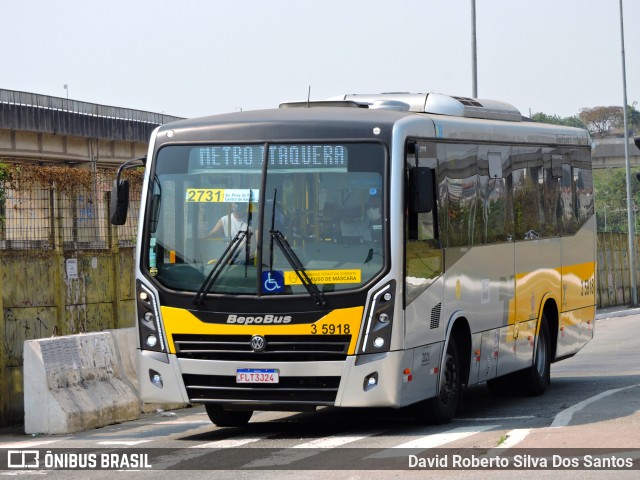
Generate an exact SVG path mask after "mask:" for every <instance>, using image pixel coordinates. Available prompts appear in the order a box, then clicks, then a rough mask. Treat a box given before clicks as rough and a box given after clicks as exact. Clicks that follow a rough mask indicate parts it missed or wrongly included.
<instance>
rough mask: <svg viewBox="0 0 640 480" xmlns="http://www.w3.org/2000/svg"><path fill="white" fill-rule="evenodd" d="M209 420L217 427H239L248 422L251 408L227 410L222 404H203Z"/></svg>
mask: <svg viewBox="0 0 640 480" xmlns="http://www.w3.org/2000/svg"><path fill="white" fill-rule="evenodd" d="M205 408H206V410H207V415H208V416H209V420H211V421H212V422H213V423H214V424H216V425H217V426H218V427H241V426H243V425H246V424H247V423H249V420H250V419H251V416H252V415H253V411H252V410H227V409H226V408H224V407H223V406H222V405H216V404H207V405H205Z"/></svg>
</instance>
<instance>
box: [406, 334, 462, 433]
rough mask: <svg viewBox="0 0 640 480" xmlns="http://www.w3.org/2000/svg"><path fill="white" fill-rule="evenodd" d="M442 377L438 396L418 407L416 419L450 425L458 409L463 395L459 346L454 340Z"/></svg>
mask: <svg viewBox="0 0 640 480" xmlns="http://www.w3.org/2000/svg"><path fill="white" fill-rule="evenodd" d="M440 375H441V377H440V389H439V391H438V395H436V396H435V397H433V398H429V399H427V400H424V401H422V402H420V403H419V404H417V405H416V409H417V410H416V417H417V419H418V420H419V421H421V422H425V423H431V424H436V425H439V424H443V423H449V422H450V421H451V420H453V417H454V415H455V413H456V410H457V408H458V403H459V402H460V397H461V395H462V381H461V373H460V357H459V355H458V346H457V345H456V342H455V340H454V339H453V338H451V339H449V345H448V346H447V353H446V354H445V361H444V368H443V370H442V371H441V372H440Z"/></svg>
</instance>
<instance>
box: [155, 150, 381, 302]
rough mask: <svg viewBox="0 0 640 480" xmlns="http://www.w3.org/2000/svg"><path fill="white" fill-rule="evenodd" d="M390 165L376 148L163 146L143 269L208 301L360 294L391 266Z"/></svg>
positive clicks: (160, 153)
mask: <svg viewBox="0 0 640 480" xmlns="http://www.w3.org/2000/svg"><path fill="white" fill-rule="evenodd" d="M265 159H266V168H265V167H264V163H265ZM385 163H386V150H385V148H384V146H382V145H381V144H376V143H342V144H337V143H315V144H311V143H308V144H268V145H264V144H261V145H259V144H244V145H237V144H235V145H219V144H216V145H188V146H187V145H171V146H166V147H164V148H162V149H161V150H160V151H159V152H158V154H157V158H156V162H155V167H154V170H153V171H152V172H151V175H152V177H151V178H152V179H153V181H152V182H150V184H149V185H150V188H149V195H150V200H149V203H148V205H149V206H148V208H147V214H146V221H145V227H146V228H145V231H144V232H145V233H144V235H145V239H144V241H143V244H144V245H145V249H143V252H145V255H143V260H142V261H143V267H144V268H146V269H147V271H148V272H149V274H150V275H151V276H153V277H155V278H156V280H158V281H159V282H160V283H161V284H163V285H164V286H166V287H168V288H170V289H174V290H179V291H192V292H198V293H199V294H201V295H206V294H207V293H230V294H249V295H251V294H254V295H287V294H306V293H310V294H312V295H314V294H315V295H316V296H319V297H322V296H323V295H324V294H325V293H328V292H333V291H343V290H350V289H357V288H359V287H361V286H362V285H364V284H365V283H367V282H369V281H370V280H372V279H373V278H374V277H375V276H376V275H377V274H379V273H380V272H381V271H382V270H383V267H384V263H385V262H384V259H385V249H384V239H385V237H386V235H385V228H386V227H385V222H384V212H385V210H386V208H385V201H384V192H385V190H386V188H385V181H384V178H385V176H384V172H385ZM147 252H148V253H147ZM314 292H315V293H314Z"/></svg>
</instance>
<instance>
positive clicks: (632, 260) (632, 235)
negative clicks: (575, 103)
mask: <svg viewBox="0 0 640 480" xmlns="http://www.w3.org/2000/svg"><path fill="white" fill-rule="evenodd" d="M620 45H621V46H622V95H623V104H622V111H623V114H624V115H623V118H624V165H625V169H626V173H627V224H628V225H629V270H630V277H631V304H632V305H633V306H636V305H637V304H638V287H637V283H638V282H637V279H636V241H635V240H636V222H635V208H634V204H633V196H632V194H631V165H630V163H629V126H628V125H629V121H628V118H627V70H626V66H625V54H624V16H623V14H622V0H620Z"/></svg>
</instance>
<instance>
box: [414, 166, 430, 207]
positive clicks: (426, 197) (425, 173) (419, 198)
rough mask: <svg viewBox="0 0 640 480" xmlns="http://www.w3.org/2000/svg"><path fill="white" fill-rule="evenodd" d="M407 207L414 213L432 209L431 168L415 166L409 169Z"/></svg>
mask: <svg viewBox="0 0 640 480" xmlns="http://www.w3.org/2000/svg"><path fill="white" fill-rule="evenodd" d="M409 208H410V210H411V211H413V212H416V213H427V212H430V211H431V210H433V170H432V169H430V168H428V167H416V168H412V169H411V170H409Z"/></svg>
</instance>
